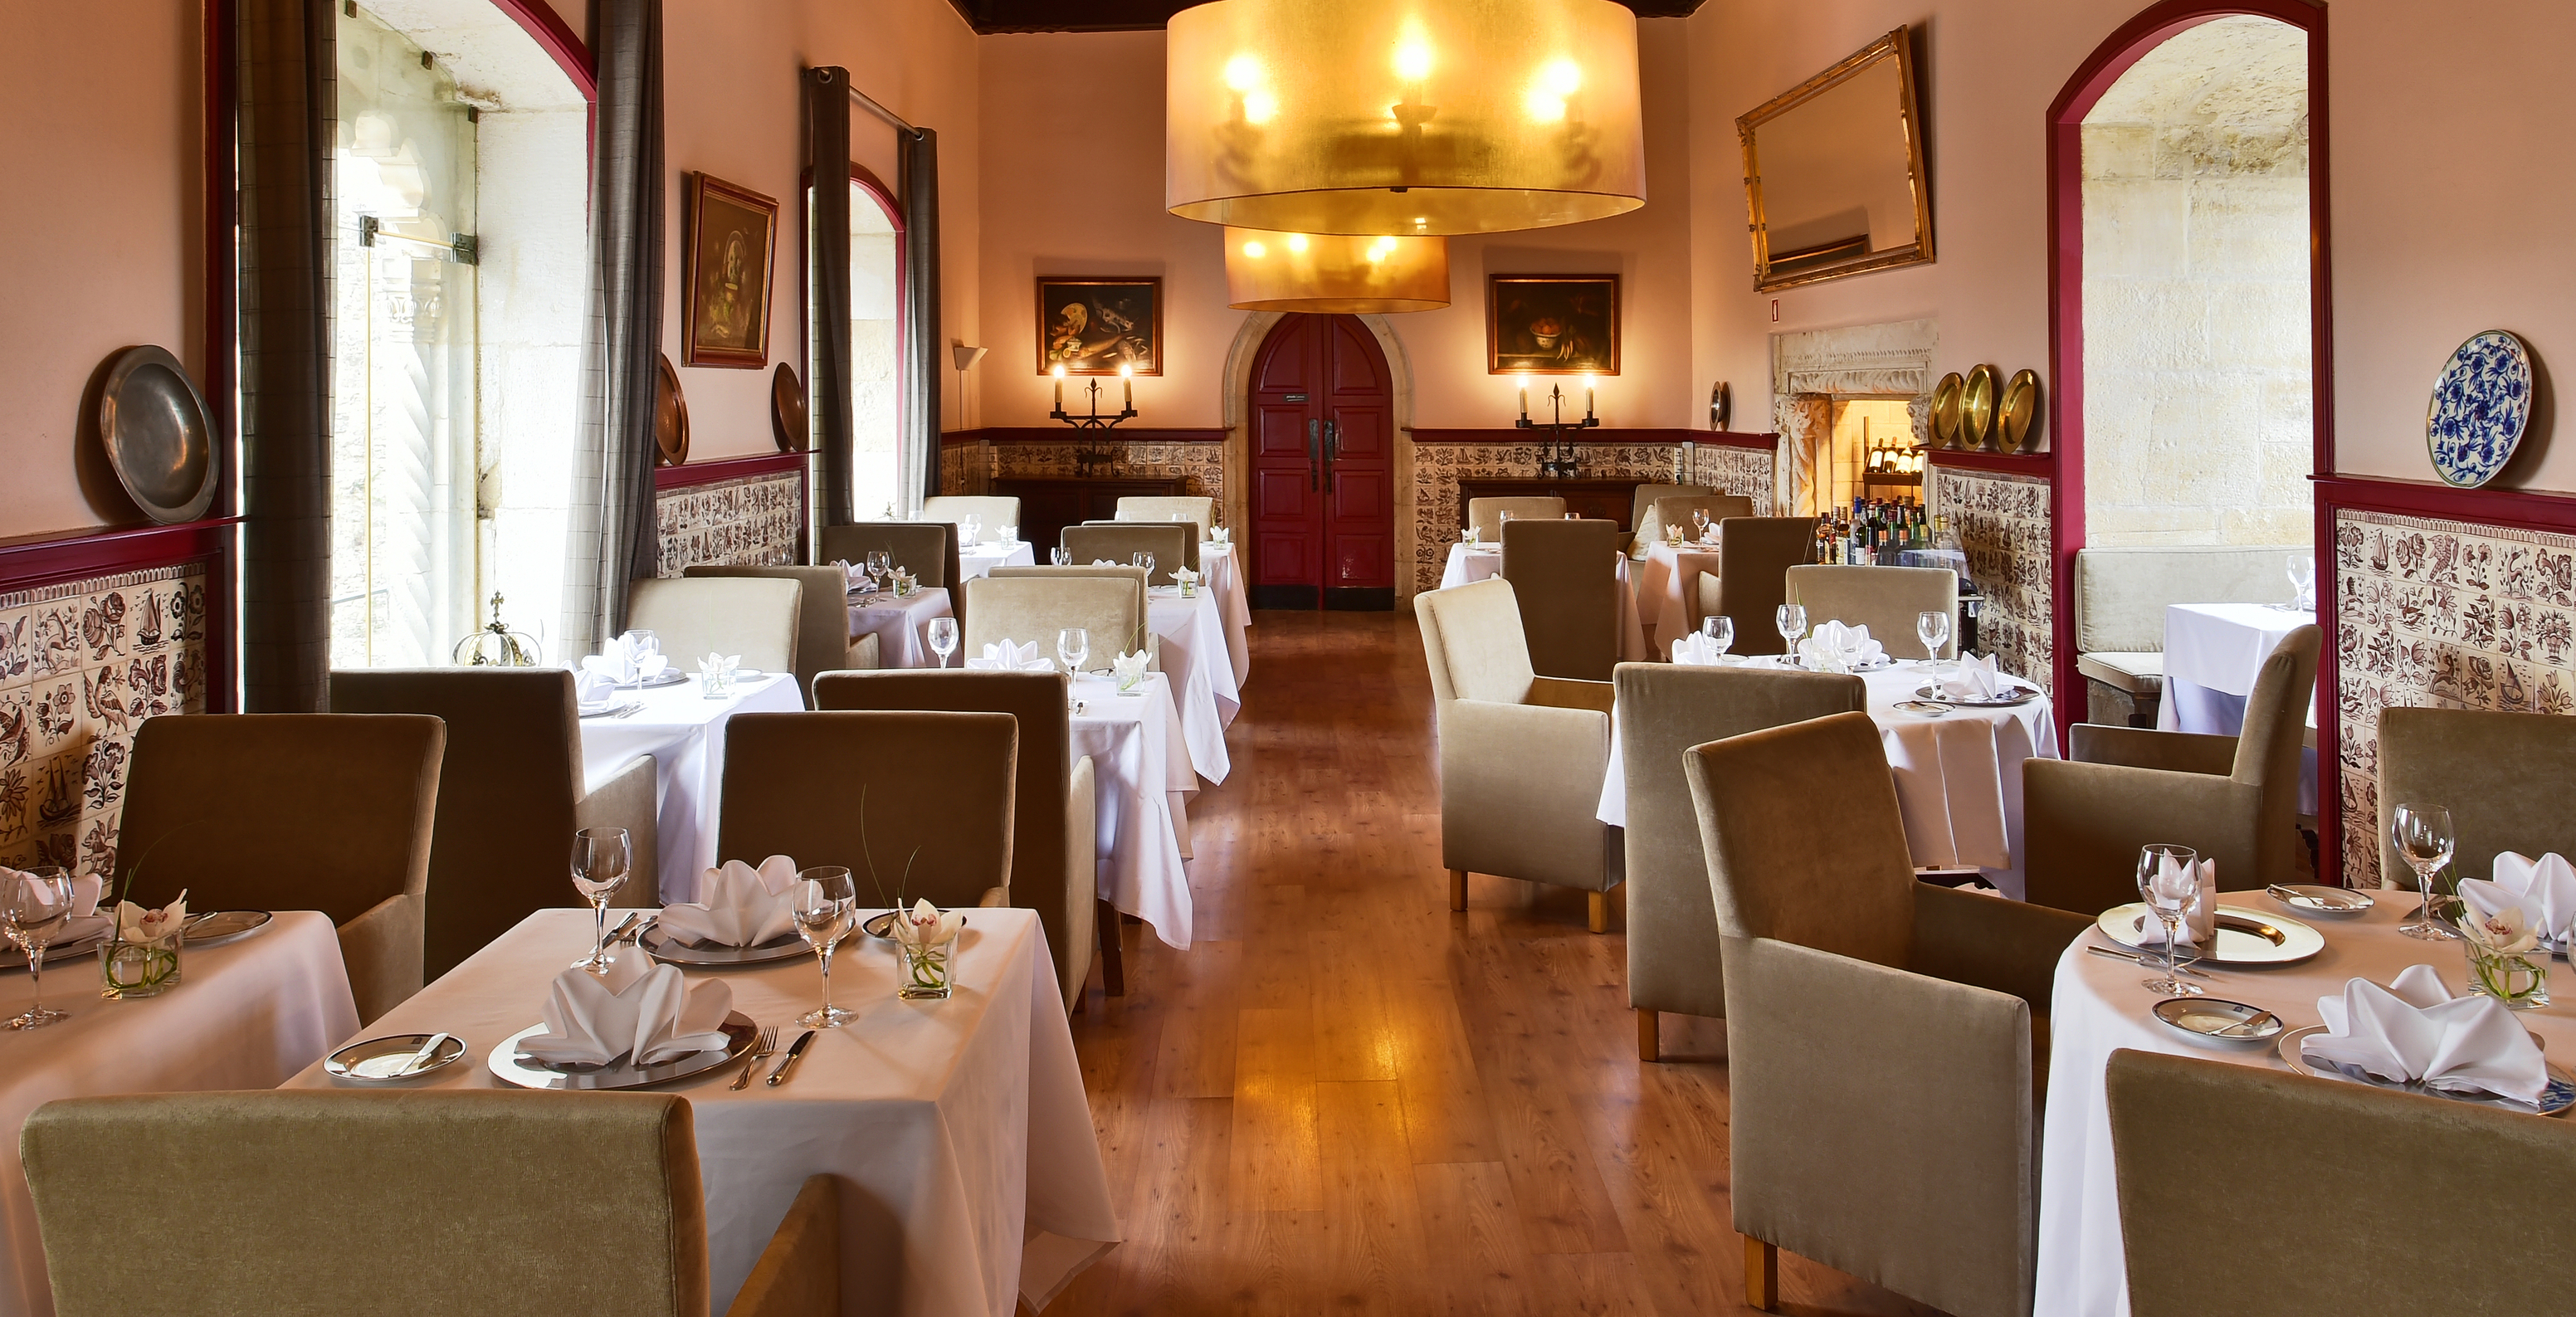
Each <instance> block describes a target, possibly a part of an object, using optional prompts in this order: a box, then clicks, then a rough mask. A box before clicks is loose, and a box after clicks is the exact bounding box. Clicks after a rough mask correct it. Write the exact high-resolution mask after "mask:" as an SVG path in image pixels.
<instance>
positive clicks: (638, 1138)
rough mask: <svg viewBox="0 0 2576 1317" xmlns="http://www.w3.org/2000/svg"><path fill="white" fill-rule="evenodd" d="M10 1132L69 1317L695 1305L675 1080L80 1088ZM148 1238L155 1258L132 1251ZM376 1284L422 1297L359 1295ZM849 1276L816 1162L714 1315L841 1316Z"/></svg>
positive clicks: (694, 1228) (690, 1146)
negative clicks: (598, 1089)
mask: <svg viewBox="0 0 2576 1317" xmlns="http://www.w3.org/2000/svg"><path fill="white" fill-rule="evenodd" d="M20 1148H21V1151H22V1152H23V1154H24V1159H25V1162H26V1170H27V1190H28V1194H29V1196H30V1197H31V1198H33V1199H34V1201H35V1209H36V1226H37V1229H38V1231H39V1232H40V1233H41V1234H42V1235H43V1237H44V1241H45V1269H46V1272H47V1276H48V1279H50V1280H51V1281H52V1283H53V1297H54V1309H55V1311H56V1312H58V1313H60V1314H61V1315H62V1317H103V1315H104V1314H110V1313H126V1312H167V1313H181V1312H261V1313H272V1314H291V1315H293V1317H309V1315H311V1314H322V1313H344V1312H352V1311H361V1310H365V1309H368V1308H372V1307H377V1306H380V1302H381V1304H382V1306H390V1307H393V1308H398V1309H403V1310H407V1311H413V1312H434V1313H449V1312H456V1313H463V1312H471V1313H476V1314H480V1315H481V1317H552V1315H553V1314H556V1313H561V1312H564V1311H567V1310H578V1311H582V1312H601V1313H609V1312H613V1313H619V1314H625V1315H626V1317H706V1312H707V1305H708V1293H707V1288H708V1280H707V1207H706V1191H705V1189H704V1188H703V1187H702V1185H701V1182H700V1179H699V1171H698V1146H697V1126H696V1122H695V1121H694V1120H693V1119H692V1118H691V1115H690V1110H689V1101H688V1099H687V1098H684V1097H679V1096H676V1095H673V1094H668V1093H585V1094H582V1095H581V1096H580V1097H579V1098H577V1099H575V1100H573V1101H569V1102H568V1101H565V1100H564V1098H563V1096H562V1095H561V1094H556V1093H530V1092H522V1091H519V1090H515V1089H512V1090H505V1091H497V1092H495V1091H475V1090H449V1091H444V1092H409V1093H406V1092H339V1091H331V1090H312V1089H289V1090H281V1091H275V1092H246V1093H226V1092H214V1093H155V1094H135V1095H131V1096H121V1097H99V1098H74V1099H68V1100H65V1101H59V1102H48V1103H46V1104H45V1105H44V1106H41V1107H38V1108H37V1109H36V1111H35V1113H34V1114H33V1115H31V1116H29V1117H28V1118H27V1123H26V1128H25V1130H24V1132H23V1133H22V1134H21V1135H20ZM137 1166H149V1167H151V1168H152V1170H151V1172H150V1182H151V1186H152V1188H151V1192H149V1193H142V1194H132V1195H126V1196H123V1197H120V1198H119V1200H118V1202H117V1204H116V1210H114V1211H102V1210H100V1206H99V1194H100V1186H102V1185H105V1184H113V1183H116V1182H117V1181H118V1180H119V1179H120V1177H131V1176H132V1175H133V1173H134V1168H135V1167H137ZM137 1239H150V1240H154V1241H157V1242H156V1243H155V1244H154V1246H153V1247H154V1249H155V1250H156V1252H157V1255H158V1262H157V1265H150V1266H138V1265H136V1262H135V1259H134V1257H133V1253H132V1248H133V1244H134V1241H135V1240H137ZM368 1276H374V1277H378V1278H382V1279H386V1280H389V1281H394V1282H395V1283H396V1284H397V1285H398V1286H408V1285H417V1286H419V1287H421V1290H422V1292H421V1293H420V1294H418V1295H401V1294H397V1295H395V1296H394V1297H390V1298H384V1299H382V1300H380V1301H379V1300H366V1299H360V1298H356V1297H354V1296H353V1295H352V1294H351V1289H350V1287H351V1285H352V1283H353V1282H354V1281H357V1280H358V1278H361V1277H368ZM840 1276H841V1260H840V1197H839V1189H838V1187H837V1184H836V1182H835V1181H834V1180H833V1179H832V1177H830V1176H828V1175H817V1176H814V1177H812V1178H810V1179H808V1180H806V1181H805V1184H804V1187H803V1189H802V1190H801V1191H800V1192H799V1193H798V1194H797V1195H796V1199H795V1201H794V1202H793V1203H792V1204H791V1205H790V1206H789V1207H788V1209H787V1215H786V1218H785V1219H784V1220H782V1221H781V1222H780V1223H779V1225H778V1229H777V1231H776V1232H775V1233H774V1234H772V1235H771V1236H770V1239H769V1246H768V1248H767V1249H765V1250H764V1251H763V1252H762V1253H761V1255H760V1261H759V1262H758V1263H756V1264H755V1265H754V1266H753V1268H752V1272H751V1275H750V1277H749V1278H748V1279H746V1280H745V1281H744V1282H743V1285H742V1288H741V1289H740V1290H739V1291H737V1292H736V1293H735V1295H734V1300H733V1303H732V1304H731V1306H729V1307H727V1308H726V1309H725V1312H726V1314H727V1317H828V1315H829V1314H837V1313H838V1312H839V1311H840ZM575 1296H577V1297H575Z"/></svg>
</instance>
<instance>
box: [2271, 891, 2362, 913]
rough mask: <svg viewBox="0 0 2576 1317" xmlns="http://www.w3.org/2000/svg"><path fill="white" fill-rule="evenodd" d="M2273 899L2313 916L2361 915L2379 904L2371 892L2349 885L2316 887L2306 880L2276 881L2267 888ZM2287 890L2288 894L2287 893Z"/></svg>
mask: <svg viewBox="0 0 2576 1317" xmlns="http://www.w3.org/2000/svg"><path fill="white" fill-rule="evenodd" d="M2264 890H2265V894H2266V895H2269V896H2270V897H2271V898H2272V899H2273V900H2275V901H2278V902H2280V903H2281V904H2283V905H2286V906H2288V907H2290V908H2291V909H2293V910H2300V911H2305V912H2306V913H2308V914H2312V915H2357V914H2362V913H2364V912H2366V911H2368V910H2369V909H2370V908H2371V907H2372V906H2374V905H2377V904H2379V902H2378V900H2377V899H2376V898H2374V897H2372V896H2371V895H2370V894H2369V893H2368V892H2356V891H2354V890H2352V889H2351V888H2349V887H2315V886H2311V885H2309V884H2306V883H2276V884H2274V885H2273V886H2271V887H2269V888H2266V889H2264ZM2283 893H2287V895H2283Z"/></svg>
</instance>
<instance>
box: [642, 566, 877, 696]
mask: <svg viewBox="0 0 2576 1317" xmlns="http://www.w3.org/2000/svg"><path fill="white" fill-rule="evenodd" d="M680 574H681V575H682V576H684V577H691V578H694V577H701V576H706V577H718V578H722V577H738V576H750V577H759V578H763V579H766V580H772V581H794V582H795V583H796V585H797V589H798V594H797V600H796V689H797V691H798V692H799V693H801V694H803V695H804V697H805V707H806V708H808V709H811V708H813V707H815V706H814V679H815V678H816V677H819V676H821V675H823V674H824V673H826V672H860V671H868V670H871V669H874V668H880V667H883V666H885V660H884V650H883V645H882V642H880V641H879V640H878V638H877V635H876V633H875V632H869V633H868V634H866V635H864V636H860V637H859V638H858V639H856V640H852V639H851V638H850V600H849V581H850V577H849V573H847V572H844V571H842V570H841V569H840V568H838V567H834V566H832V565H830V564H828V563H827V564H825V565H823V566H821V567H714V566H706V567H689V568H683V569H682V570H681V573H680ZM744 663H745V665H746V666H751V667H757V666H759V665H757V664H753V663H751V662H750V660H748V659H746V660H744Z"/></svg>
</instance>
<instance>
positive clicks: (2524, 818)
mask: <svg viewBox="0 0 2576 1317" xmlns="http://www.w3.org/2000/svg"><path fill="white" fill-rule="evenodd" d="M2570 782H2576V718H2558V717H2537V718H2536V717H2533V716H2532V715H2530V714H2527V713H2488V712H2484V711H2481V710H2472V709H2382V710H2380V711H2379V855H2380V860H2379V876H2380V878H2381V880H2382V881H2384V882H2387V883H2389V884H2391V885H2393V886H2398V887H2407V888H2411V887H2413V886H2414V885H2415V882H2414V871H2413V870H2411V869H2408V868H2407V867H2406V861H2405V860H2403V859H2401V858H2399V857H2398V854H2397V850H2396V848H2395V847H2394V846H2391V845H2390V844H2389V841H2388V837H2389V831H2388V827H2389V824H2390V823H2392V822H2394V821H2395V815H2396V813H2397V807H2398V806H2399V805H2408V804H2423V805H2440V806H2443V807H2444V808H2446V809H2448V810H2450V811H2451V823H2452V825H2453V831H2454V833H2455V835H2456V836H2457V837H2458V838H2459V848H2458V849H2457V850H2455V851H2453V852H2452V854H2451V874H2452V876H2453V877H2455V878H2484V877H2486V876H2487V875H2488V874H2489V873H2491V872H2493V871H2494V869H2495V857H2496V853H2497V852H2499V851H2516V852H2519V853H2521V854H2523V855H2528V856H2532V857H2535V858H2537V857H2539V856H2541V855H2545V854H2548V853H2549V852H2551V851H2556V852H2558V853H2559V854H2561V855H2576V815H2571V814H2570V813H2569V812H2568V810H2567V784H2568V783H2570Z"/></svg>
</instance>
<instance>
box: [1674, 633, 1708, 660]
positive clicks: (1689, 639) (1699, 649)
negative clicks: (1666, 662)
mask: <svg viewBox="0 0 2576 1317" xmlns="http://www.w3.org/2000/svg"><path fill="white" fill-rule="evenodd" d="M1717 655H1718V649H1717V642H1715V641H1713V640H1710V639H1709V638H1708V637H1707V636H1704V635H1701V634H1700V633H1699V632H1696V631H1694V632H1692V633H1690V634H1689V635H1687V636H1684V637H1682V638H1681V639H1679V640H1676V641H1674V642H1673V662H1675V663H1679V664H1682V665H1684V666H1686V667H1700V668H1704V667H1708V666H1710V665H1712V664H1714V663H1716V662H1717Z"/></svg>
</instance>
